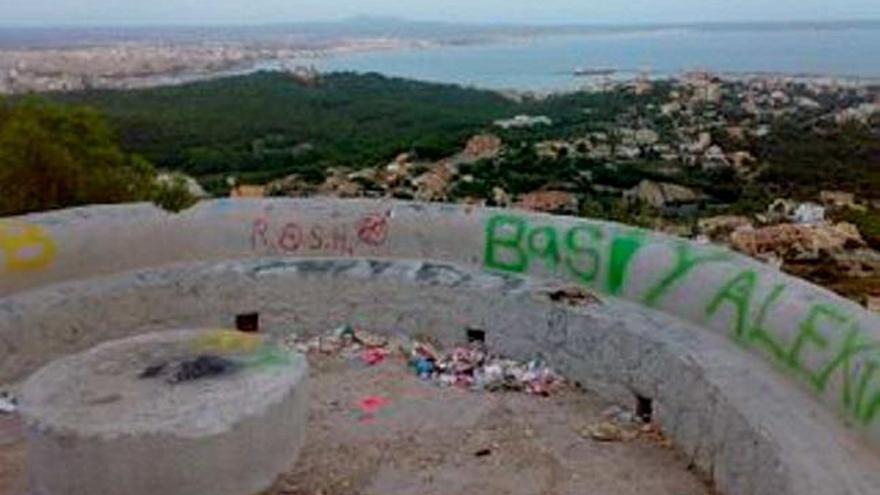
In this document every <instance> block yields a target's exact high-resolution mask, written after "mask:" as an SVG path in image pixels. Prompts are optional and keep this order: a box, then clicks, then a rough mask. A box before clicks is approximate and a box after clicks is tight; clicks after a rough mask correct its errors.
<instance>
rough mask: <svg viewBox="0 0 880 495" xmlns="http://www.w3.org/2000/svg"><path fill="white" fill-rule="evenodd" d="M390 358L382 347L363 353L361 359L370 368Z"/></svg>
mask: <svg viewBox="0 0 880 495" xmlns="http://www.w3.org/2000/svg"><path fill="white" fill-rule="evenodd" d="M386 356H388V350H387V349H385V348H382V347H370V348H367V349H364V350H363V351H361V359H362V360H363V361H364V362H365V363H367V365H368V366H373V365H376V364H379V363H381V362H382V361H384V360H385V357H386Z"/></svg>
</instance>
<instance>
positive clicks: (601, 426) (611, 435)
mask: <svg viewBox="0 0 880 495" xmlns="http://www.w3.org/2000/svg"><path fill="white" fill-rule="evenodd" d="M579 433H580V434H581V436H584V437H588V438H592V439H593V440H596V441H597V442H623V441H629V440H632V439H634V438H636V437H637V436H638V435H639V433H638V430H628V429H624V428H622V427H621V426H619V425H617V424H615V423H612V422H610V421H602V422H601V423H597V424H594V425H590V426H586V427H584V428H582V429H581V430H580V431H579Z"/></svg>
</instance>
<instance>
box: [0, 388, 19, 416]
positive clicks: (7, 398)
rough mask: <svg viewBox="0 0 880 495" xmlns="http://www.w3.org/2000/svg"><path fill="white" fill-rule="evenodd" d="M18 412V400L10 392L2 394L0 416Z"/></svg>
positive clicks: (0, 395)
mask: <svg viewBox="0 0 880 495" xmlns="http://www.w3.org/2000/svg"><path fill="white" fill-rule="evenodd" d="M17 410H18V400H17V399H16V398H15V397H14V396H13V395H12V394H11V393H9V392H0V414H12V413H14V412H15V411H17Z"/></svg>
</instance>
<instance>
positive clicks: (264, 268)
mask: <svg viewBox="0 0 880 495" xmlns="http://www.w3.org/2000/svg"><path fill="white" fill-rule="evenodd" d="M298 265H299V263H297V262H295V261H280V260H279V261H267V262H264V263H260V264H259V265H257V266H255V267H253V269H251V273H253V274H254V275H256V276H260V275H261V274H263V272H279V271H296V269H297V267H298Z"/></svg>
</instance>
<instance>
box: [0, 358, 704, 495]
mask: <svg viewBox="0 0 880 495" xmlns="http://www.w3.org/2000/svg"><path fill="white" fill-rule="evenodd" d="M311 362H312V373H311V375H312V376H311V388H310V390H311V406H310V414H309V423H308V431H307V438H306V444H305V446H304V449H303V451H302V453H301V455H300V458H299V460H298V461H297V462H296V463H295V464H294V467H293V468H292V469H291V470H290V471H289V472H288V473H285V474H284V475H282V476H281V477H280V478H279V480H278V481H277V482H276V483H275V485H274V486H273V487H272V488H271V489H270V490H268V491H266V492H264V494H262V495H355V494H357V495H434V494H437V495H441V494H442V495H458V494H487V495H501V494H511V495H515V494H523V495H527V494H528V495H535V494H546V495H568V494H570V495H643V494H645V493H650V494H652V495H709V494H711V493H712V490H711V488H710V487H708V486H707V485H706V484H705V483H704V482H703V481H702V480H701V479H700V478H699V477H698V476H697V475H695V474H694V473H692V472H690V471H689V470H688V468H687V463H686V461H685V460H684V459H682V458H681V457H680V456H679V455H677V454H676V452H675V451H674V450H673V449H671V448H669V446H668V442H664V441H663V440H662V437H659V436H658V435H656V434H654V433H650V434H641V435H640V436H638V437H637V438H635V439H630V440H628V441H612V442H604V441H597V440H595V439H593V438H591V437H590V435H589V434H585V433H584V429H585V427H589V426H595V425H596V424H598V423H600V422H602V420H603V418H602V411H603V410H604V409H606V408H607V406H608V405H609V404H607V403H603V402H602V401H600V400H598V399H597V398H595V397H593V396H592V395H590V394H589V393H586V392H582V391H579V390H576V389H574V388H571V387H566V388H564V389H563V390H561V391H559V392H558V393H556V394H554V395H552V396H550V397H538V396H533V395H526V394H522V393H513V392H496V393H486V392H472V391H467V390H461V389H456V388H441V387H438V386H436V385H434V384H432V383H429V382H425V381H422V380H420V379H419V378H418V377H416V376H415V375H414V374H413V373H412V372H411V371H410V370H408V369H407V368H406V366H405V364H404V362H403V360H402V358H392V357H389V358H388V359H386V360H385V361H384V362H382V363H380V364H378V365H375V366H367V365H365V364H364V363H362V362H360V361H359V360H356V359H351V358H343V357H330V356H328V357H317V358H313V359H312V361H311ZM25 463H26V459H25V445H24V440H23V437H22V434H21V429H20V426H19V424H18V419H17V418H15V417H14V416H10V415H0V495H22V494H23V493H25V492H24V491H23V485H24V472H25ZM157 495H161V494H157Z"/></svg>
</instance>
